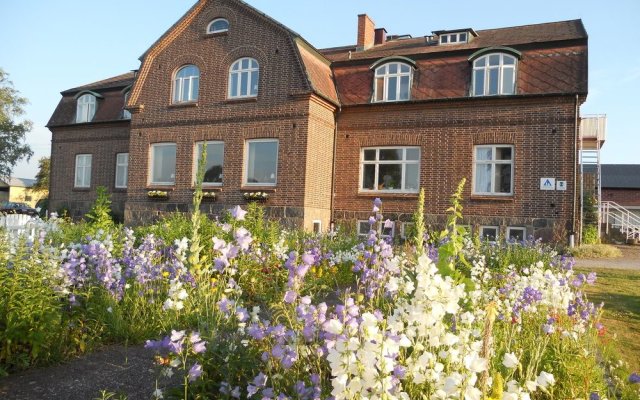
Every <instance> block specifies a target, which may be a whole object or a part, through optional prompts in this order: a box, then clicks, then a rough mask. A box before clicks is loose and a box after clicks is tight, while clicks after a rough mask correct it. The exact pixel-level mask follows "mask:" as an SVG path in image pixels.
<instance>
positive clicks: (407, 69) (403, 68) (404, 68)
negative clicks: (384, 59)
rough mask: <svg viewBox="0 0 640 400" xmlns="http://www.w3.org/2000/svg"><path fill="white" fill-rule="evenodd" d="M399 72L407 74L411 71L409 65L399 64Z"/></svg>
mask: <svg viewBox="0 0 640 400" xmlns="http://www.w3.org/2000/svg"><path fill="white" fill-rule="evenodd" d="M400 72H401V73H403V74H408V73H409V72H411V67H409V66H408V65H407V64H400Z"/></svg>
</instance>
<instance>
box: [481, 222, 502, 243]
mask: <svg viewBox="0 0 640 400" xmlns="http://www.w3.org/2000/svg"><path fill="white" fill-rule="evenodd" d="M485 229H495V230H496V234H495V237H494V238H493V240H491V239H489V238H488V237H487V236H486V235H485V234H484V230H485ZM479 234H480V240H489V241H490V242H495V241H497V240H498V238H499V237H500V227H499V226H493V225H482V226H480V231H479Z"/></svg>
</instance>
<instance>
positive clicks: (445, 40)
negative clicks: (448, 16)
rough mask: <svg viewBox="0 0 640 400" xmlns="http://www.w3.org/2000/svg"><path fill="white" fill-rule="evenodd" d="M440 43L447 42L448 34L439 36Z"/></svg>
mask: <svg viewBox="0 0 640 400" xmlns="http://www.w3.org/2000/svg"><path fill="white" fill-rule="evenodd" d="M440 43H449V36H447V35H445V36H442V37H441V38H440Z"/></svg>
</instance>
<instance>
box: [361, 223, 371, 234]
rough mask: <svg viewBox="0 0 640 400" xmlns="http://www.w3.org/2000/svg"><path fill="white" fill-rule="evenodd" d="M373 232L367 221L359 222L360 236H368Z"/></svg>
mask: <svg viewBox="0 0 640 400" xmlns="http://www.w3.org/2000/svg"><path fill="white" fill-rule="evenodd" d="M370 230H371V224H369V222H367V221H358V235H368V234H369V231H370Z"/></svg>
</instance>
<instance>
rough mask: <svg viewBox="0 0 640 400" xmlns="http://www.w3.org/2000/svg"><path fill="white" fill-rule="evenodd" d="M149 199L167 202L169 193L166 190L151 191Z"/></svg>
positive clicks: (148, 193)
mask: <svg viewBox="0 0 640 400" xmlns="http://www.w3.org/2000/svg"><path fill="white" fill-rule="evenodd" d="M147 197H148V198H150V199H153V200H167V199H168V198H169V192H167V191H166V190H149V191H148V192H147Z"/></svg>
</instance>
